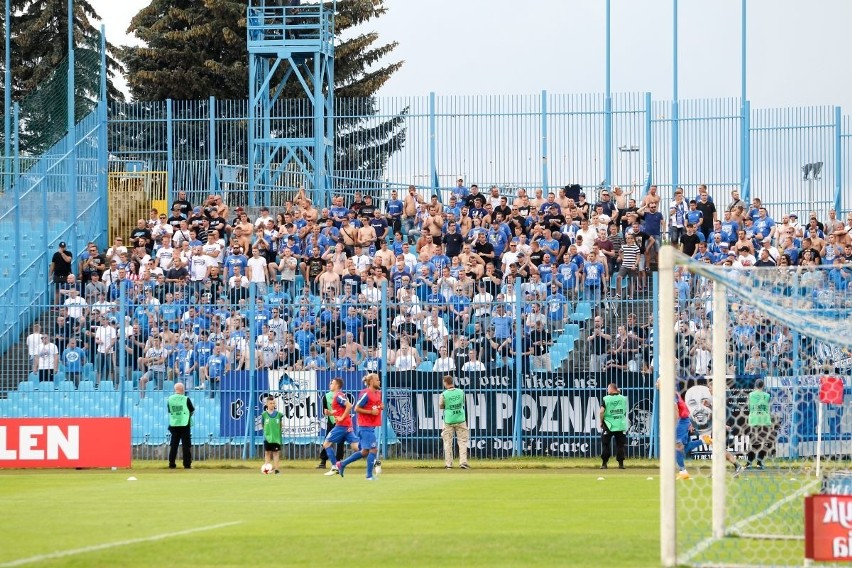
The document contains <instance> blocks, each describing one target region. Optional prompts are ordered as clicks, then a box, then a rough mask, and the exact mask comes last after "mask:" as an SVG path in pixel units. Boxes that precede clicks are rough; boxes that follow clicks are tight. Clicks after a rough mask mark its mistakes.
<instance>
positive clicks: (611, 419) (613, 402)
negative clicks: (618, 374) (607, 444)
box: [603, 394, 627, 432]
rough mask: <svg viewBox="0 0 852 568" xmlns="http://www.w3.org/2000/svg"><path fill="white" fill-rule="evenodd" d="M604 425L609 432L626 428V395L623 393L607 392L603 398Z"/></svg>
mask: <svg viewBox="0 0 852 568" xmlns="http://www.w3.org/2000/svg"><path fill="white" fill-rule="evenodd" d="M603 402H604V417H603V420H604V425H606V427H607V429H608V430H609V431H610V432H624V431H625V430H627V397H626V396H624V395H623V394H608V395H606V396H605V397H604V398H603Z"/></svg>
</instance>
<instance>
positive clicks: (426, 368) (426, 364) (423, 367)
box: [417, 361, 432, 373]
mask: <svg viewBox="0 0 852 568" xmlns="http://www.w3.org/2000/svg"><path fill="white" fill-rule="evenodd" d="M417 370H418V371H421V372H424V373H430V372H432V361H423V362H422V363H420V364H419V365H418V366H417Z"/></svg>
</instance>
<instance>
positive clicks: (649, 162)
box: [630, 92, 654, 195]
mask: <svg viewBox="0 0 852 568" xmlns="http://www.w3.org/2000/svg"><path fill="white" fill-rule="evenodd" d="M651 107H652V103H651V93H647V92H646V93H645V180H644V182H643V187H642V195H647V194H648V190H649V189H650V188H651V179H652V178H653V177H654V170H653V168H654V146H653V145H652V144H653V141H654V136H653V132H652V128H653V114H652V112H653V109H652V108H651ZM630 189H633V186H632V185H631V187H630Z"/></svg>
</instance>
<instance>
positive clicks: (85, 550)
mask: <svg viewBox="0 0 852 568" xmlns="http://www.w3.org/2000/svg"><path fill="white" fill-rule="evenodd" d="M240 523H242V521H231V522H230V523H220V524H218V525H209V526H206V527H197V528H194V529H186V530H184V531H177V532H170V533H164V534H157V535H154V536H147V537H144V538H132V539H130V540H119V541H118V542H108V543H104V544H95V545H92V546H84V547H83V548H74V549H71V550H62V551H59V552H51V553H50V554H39V555H38V556H30V557H29V558H20V559H18V560H13V561H11V562H5V563H3V564H0V568H6V567H7V566H23V565H25V564H33V563H35V562H43V561H45V560H53V559H56V558H64V557H66V556H74V555H75V554H86V553H88V552H98V551H100V550H108V549H110V548H117V547H119V546H129V545H131V544H139V543H141V542H156V541H158V540H165V539H167V538H172V537H176V536H184V535H188V534H194V533H199V532H204V531H213V530H216V529H223V528H225V527H232V526H234V525H239V524H240Z"/></svg>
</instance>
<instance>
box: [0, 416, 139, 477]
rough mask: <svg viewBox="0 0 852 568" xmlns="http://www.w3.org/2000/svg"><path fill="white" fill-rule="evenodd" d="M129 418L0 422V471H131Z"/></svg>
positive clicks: (22, 419)
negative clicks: (47, 469) (118, 468)
mask: <svg viewBox="0 0 852 568" xmlns="http://www.w3.org/2000/svg"><path fill="white" fill-rule="evenodd" d="M130 455H131V447H130V418H17V419H7V418H2V419H0V468H51V467H52V468H65V467H130Z"/></svg>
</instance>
